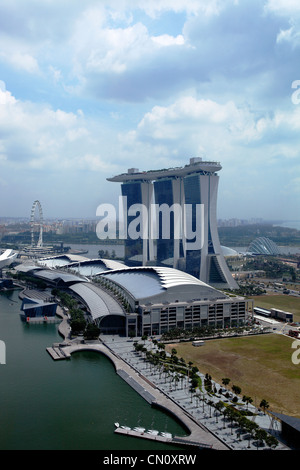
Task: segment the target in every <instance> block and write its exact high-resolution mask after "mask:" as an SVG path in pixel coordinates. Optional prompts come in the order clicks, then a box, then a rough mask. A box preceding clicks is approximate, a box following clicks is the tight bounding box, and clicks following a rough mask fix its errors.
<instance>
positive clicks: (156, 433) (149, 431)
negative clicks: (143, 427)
mask: <svg viewBox="0 0 300 470" xmlns="http://www.w3.org/2000/svg"><path fill="white" fill-rule="evenodd" d="M147 434H151V435H152V436H157V435H158V434H159V431H156V430H155V429H149V430H148V431H147Z"/></svg>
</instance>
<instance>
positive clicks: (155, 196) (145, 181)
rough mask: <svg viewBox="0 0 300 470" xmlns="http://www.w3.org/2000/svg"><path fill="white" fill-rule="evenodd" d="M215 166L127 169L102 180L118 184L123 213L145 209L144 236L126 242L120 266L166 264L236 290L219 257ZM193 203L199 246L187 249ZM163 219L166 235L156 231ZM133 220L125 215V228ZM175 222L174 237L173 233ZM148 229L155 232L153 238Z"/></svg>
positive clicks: (196, 161)
mask: <svg viewBox="0 0 300 470" xmlns="http://www.w3.org/2000/svg"><path fill="white" fill-rule="evenodd" d="M221 168H222V167H221V165H220V163H218V162H206V161H202V159H201V158H191V159H190V163H189V164H188V165H185V166H184V167H180V168H170V169H165V170H153V171H146V172H140V171H139V170H137V169H130V170H128V173H125V174H121V175H118V176H115V177H112V178H108V181H115V182H121V183H122V185H121V188H122V196H127V209H128V208H129V207H130V206H132V205H133V204H143V205H144V206H145V207H146V208H147V214H148V215H147V217H148V218H147V236H146V237H144V239H141V238H138V239H131V238H130V237H127V238H126V240H125V262H126V264H128V265H131V266H132V265H136V266H138V265H143V266H145V265H160V266H172V267H174V268H178V269H181V270H183V271H186V272H187V273H189V274H192V275H193V276H195V277H197V278H198V279H200V280H201V281H203V282H205V283H207V284H211V285H213V286H215V287H219V288H222V287H223V288H226V287H227V288H230V289H236V288H238V286H237V283H236V282H235V280H234V279H233V277H232V275H231V273H230V271H229V269H228V266H227V264H226V261H225V258H224V256H223V254H222V250H221V246H220V241H219V235H218V230H217V217H216V211H217V193H218V182H219V176H218V175H217V173H216V172H217V171H219V170H221ZM154 204H155V206H154ZM197 205H198V207H199V205H202V206H201V207H202V212H201V214H202V217H201V233H202V240H201V242H202V243H201V246H197V247H196V248H195V249H193V248H192V249H191V244H190V243H188V240H191V238H190V233H188V235H189V236H187V226H188V227H190V232H191V231H192V232H194V233H196V227H197V224H199V213H198V212H197ZM187 207H188V208H189V209H190V210H189V211H187ZM153 208H155V209H153ZM168 209H169V210H168ZM170 209H171V210H170ZM164 217H165V219H164V220H166V217H170V231H169V236H168V237H165V236H164V234H163V233H162V231H163V229H164V228H165V227H164V224H163V222H164V220H163V218H164ZM197 217H198V220H197ZM133 218H134V216H126V217H125V220H126V224H127V227H129V225H130V223H131V222H132V220H133ZM176 224H177V228H178V227H179V232H180V236H178V231H176V230H175V225H176ZM154 226H155V228H156V229H157V236H156V237H154V238H156V239H155V240H154V239H153V227H154ZM175 232H176V233H175ZM176 234H177V235H176Z"/></svg>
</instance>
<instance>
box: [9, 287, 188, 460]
mask: <svg viewBox="0 0 300 470" xmlns="http://www.w3.org/2000/svg"><path fill="white" fill-rule="evenodd" d="M20 306H21V301H20V299H19V297H18V291H9V292H7V293H5V294H1V295H0V340H2V341H4V343H5V346H6V363H5V364H1V365H0V450H154V451H155V450H173V449H174V446H171V445H165V444H162V443H156V442H153V441H147V440H146V439H140V438H134V437H131V436H121V435H117V434H115V433H114V423H115V422H119V423H120V424H121V425H127V426H130V427H135V426H143V427H145V428H151V429H157V430H159V431H166V432H170V433H172V434H176V435H179V436H180V435H181V436H184V435H185V434H186V433H185V430H184V429H183V428H182V427H181V425H180V424H179V423H178V422H177V421H176V420H175V419H173V417H171V416H170V415H168V414H166V413H164V412H163V411H161V410H159V409H157V408H153V407H151V405H149V404H148V403H147V402H146V401H145V400H144V399H143V398H142V397H140V396H139V395H138V394H137V393H136V392H135V391H134V390H133V389H132V388H131V387H130V386H129V385H128V384H127V383H126V382H125V381H123V379H121V378H120V377H119V376H118V375H117V374H116V372H115V369H114V366H113V364H112V363H111V362H110V360H109V359H107V358H106V357H105V356H103V355H101V354H99V353H97V352H92V351H82V352H77V353H74V354H72V357H71V359H70V360H61V361H53V359H52V358H51V357H50V355H49V354H48V352H47V351H46V348H47V347H48V346H52V344H53V343H55V342H59V341H61V337H60V335H59V333H58V330H57V328H58V324H44V323H41V324H36V325H33V324H27V323H25V322H22V321H21V319H20Z"/></svg>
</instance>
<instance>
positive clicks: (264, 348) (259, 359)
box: [167, 334, 300, 418]
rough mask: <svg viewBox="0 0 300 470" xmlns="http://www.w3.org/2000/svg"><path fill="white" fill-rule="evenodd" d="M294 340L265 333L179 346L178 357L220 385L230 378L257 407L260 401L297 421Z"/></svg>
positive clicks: (298, 377)
mask: <svg viewBox="0 0 300 470" xmlns="http://www.w3.org/2000/svg"><path fill="white" fill-rule="evenodd" d="M292 342H293V340H292V339H291V338H287V337H285V336H282V335H277V334H268V335H260V336H252V337H239V338H228V339H218V340H210V341H205V344H204V346H201V347H194V346H192V343H178V344H176V345H174V344H172V345H170V346H167V350H171V349H172V348H175V349H176V350H177V356H178V357H179V358H180V357H184V359H185V360H186V362H189V361H192V362H193V364H194V365H196V366H197V367H198V368H199V370H200V371H201V372H202V373H204V374H205V373H208V374H210V375H211V376H212V378H213V379H214V380H215V381H216V382H217V383H219V384H222V378H224V377H228V378H230V384H229V386H232V385H238V386H239V387H241V389H242V392H241V395H242V396H243V395H248V396H250V397H251V398H252V399H253V400H254V403H255V404H256V405H257V406H258V405H259V403H260V401H261V400H262V399H266V400H267V401H268V402H269V404H270V411H277V412H279V413H283V414H288V415H291V416H297V417H299V418H300V364H299V365H295V364H293V362H292V353H293V352H294V350H293V349H292V348H291V345H292Z"/></svg>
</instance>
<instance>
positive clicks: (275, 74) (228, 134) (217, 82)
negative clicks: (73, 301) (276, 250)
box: [0, 0, 300, 220]
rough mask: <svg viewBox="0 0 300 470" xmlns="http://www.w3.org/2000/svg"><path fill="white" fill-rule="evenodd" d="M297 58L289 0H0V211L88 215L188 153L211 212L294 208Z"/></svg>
mask: <svg viewBox="0 0 300 470" xmlns="http://www.w3.org/2000/svg"><path fill="white" fill-rule="evenodd" d="M299 65H300V3H299V2H298V1H297V0H213V1H204V0H155V1H154V0H150V1H149V0H110V1H106V0H101V1H99V0H98V1H96V0H86V1H84V2H83V1H80V0H65V1H64V2H59V1H58V0H43V1H42V2H41V1H37V0H10V1H9V2H4V1H2V2H0V215H1V216H15V217H18V216H27V215H28V217H29V216H30V210H31V206H32V203H33V201H34V200H36V199H38V200H40V202H41V204H42V206H43V212H44V216H45V217H60V218H63V217H87V218H94V217H95V216H96V209H97V207H98V205H99V204H102V203H114V204H116V205H117V203H118V196H119V195H120V187H119V185H118V184H116V183H110V182H107V181H106V178H108V177H110V176H112V175H115V174H118V173H123V172H125V171H127V169H128V168H131V167H137V168H140V169H142V170H148V169H159V168H166V167H172V166H181V165H184V164H186V163H188V161H189V158H190V157H196V156H200V157H202V158H204V159H207V160H216V161H220V162H221V164H222V170H221V171H220V173H219V175H220V184H219V196H218V217H219V218H231V217H236V218H252V217H262V218H265V219H283V220H292V219H299V218H300V216H299V206H300V204H299V203H300V158H299V157H300V132H299V131H300V103H299V102H298V101H299V100H298V99H295V97H296V95H295V93H297V89H298V88H299V84H300V82H299V84H298V85H297V87H296V88H292V84H293V83H295V81H296V80H300V67H299ZM293 93H294V95H293ZM293 96H294V99H293ZM299 96H300V94H299Z"/></svg>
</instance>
